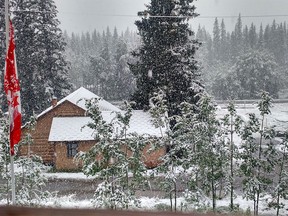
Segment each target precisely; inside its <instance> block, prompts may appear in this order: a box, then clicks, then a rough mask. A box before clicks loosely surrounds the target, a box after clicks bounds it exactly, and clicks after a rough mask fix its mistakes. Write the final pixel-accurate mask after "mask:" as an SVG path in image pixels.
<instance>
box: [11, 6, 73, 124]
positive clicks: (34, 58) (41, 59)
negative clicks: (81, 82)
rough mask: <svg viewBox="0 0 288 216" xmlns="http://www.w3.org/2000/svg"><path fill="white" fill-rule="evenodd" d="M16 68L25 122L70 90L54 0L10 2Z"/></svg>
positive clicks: (63, 44)
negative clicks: (52, 98) (53, 98)
mask: <svg viewBox="0 0 288 216" xmlns="http://www.w3.org/2000/svg"><path fill="white" fill-rule="evenodd" d="M11 3H13V4H12V5H13V9H14V12H13V24H14V26H15V40H16V41H15V42H16V46H17V47H16V55H17V66H18V71H19V78H20V82H21V97H22V110H23V111H24V113H25V115H24V119H27V116H31V115H32V114H33V112H36V113H37V112H40V111H42V110H43V109H44V108H47V106H49V103H50V99H51V97H52V96H56V97H58V98H61V97H63V96H65V95H66V94H67V93H68V91H69V90H70V88H71V85H70V83H69V81H68V72H67V71H68V67H67V62H66V60H65V58H64V51H65V50H64V49H65V42H64V39H63V35H62V32H61V30H60V29H59V27H58V26H59V21H58V19H57V10H56V6H55V3H54V1H53V0H43V1H36V0H32V1H30V0H29V1H28V0H13V1H11Z"/></svg>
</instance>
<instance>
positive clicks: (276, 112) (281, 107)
mask: <svg viewBox="0 0 288 216" xmlns="http://www.w3.org/2000/svg"><path fill="white" fill-rule="evenodd" d="M236 108H237V114H238V115H240V116H241V117H242V118H243V119H244V120H245V119H248V118H247V114H248V113H256V115H258V116H259V111H258V110H257V107H256V105H255V104H242V105H236ZM225 114H227V109H225V106H224V105H221V106H219V109H218V110H217V115H218V116H219V117H220V118H221V117H223V116H224V115H225ZM265 124H266V125H267V126H268V125H269V126H272V125H275V126H276V129H277V130H280V131H285V130H287V129H288V104H274V106H273V108H272V109H271V115H268V116H267V118H266V120H265ZM237 141H238V142H241V140H240V138H239V140H237ZM44 175H45V176H46V177H47V178H48V179H50V180H55V179H58V180H72V181H73V180H76V181H91V180H92V179H93V177H87V176H85V175H84V174H83V173H45V174H44ZM139 199H140V200H141V209H140V210H159V206H162V207H163V206H164V207H165V206H167V207H168V206H169V205H170V200H169V199H167V198H163V197H160V196H159V197H157V196H155V197H151V196H150V197H139ZM208 202H210V203H212V202H211V201H209V200H208ZM229 202H230V200H229V199H228V198H225V199H222V200H218V201H217V206H218V207H228V206H229ZM285 202H286V203H285V204H286V205H288V202H287V201H285ZM177 203H178V209H179V210H180V209H181V208H182V209H183V210H185V208H186V207H183V204H185V199H184V196H180V197H179V198H177ZM1 204H6V201H5V200H2V201H0V205H1ZM186 204H187V203H186ZM235 204H239V207H240V209H242V210H243V211H246V210H247V209H251V211H252V210H253V202H252V201H249V200H246V199H244V198H243V197H242V196H240V195H239V196H237V198H236V199H235ZM41 205H43V206H47V207H59V208H93V202H92V199H81V200H80V199H77V194H73V193H72V194H70V195H67V196H54V197H52V198H49V199H48V200H46V201H45V202H44V201H43V203H42V204H41ZM157 206H158V207H157ZM184 206H185V205H184ZM186 206H187V208H188V210H189V208H191V204H187V205H186ZM135 209H136V207H135ZM162 210H163V209H162ZM260 213H261V214H262V215H275V210H273V209H267V197H263V198H262V199H261V202H260ZM281 213H282V215H287V212H286V211H285V210H282V212H281Z"/></svg>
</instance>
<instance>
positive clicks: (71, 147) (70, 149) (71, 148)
mask: <svg viewBox="0 0 288 216" xmlns="http://www.w3.org/2000/svg"><path fill="white" fill-rule="evenodd" d="M77 153H78V143H77V142H69V143H67V157H68V158H71V157H74V156H75V155H76V154H77Z"/></svg>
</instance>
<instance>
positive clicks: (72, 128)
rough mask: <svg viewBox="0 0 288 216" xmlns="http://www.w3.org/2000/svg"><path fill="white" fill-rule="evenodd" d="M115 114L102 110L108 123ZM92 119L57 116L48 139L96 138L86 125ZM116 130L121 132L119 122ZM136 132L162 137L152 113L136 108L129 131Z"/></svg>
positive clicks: (82, 139) (79, 139)
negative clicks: (153, 121)
mask: <svg viewBox="0 0 288 216" xmlns="http://www.w3.org/2000/svg"><path fill="white" fill-rule="evenodd" d="M115 115H116V114H115V112H111V111H103V112H102V117H103V119H104V120H105V121H106V122H107V123H110V122H111V121H112V120H113V119H114V118H115ZM90 121H91V118H90V117H55V118H53V121H52V126H51V130H50V134H49V138H48V140H49V141H51V142H56V141H86V140H94V138H93V130H92V129H90V128H89V127H87V126H86V127H84V126H85V125H87V123H88V122H90ZM114 132H115V136H116V135H117V133H119V132H120V131H119V132H118V128H117V124H116V125H115V126H114ZM134 132H135V133H137V134H139V135H145V134H146V135H147V134H148V135H151V136H156V137H161V131H160V129H159V128H155V127H154V126H153V124H152V122H151V116H150V114H149V113H147V112H144V111H142V110H134V111H133V113H132V117H131V120H130V127H129V129H128V130H127V133H128V134H129V133H134ZM162 132H163V133H165V128H162Z"/></svg>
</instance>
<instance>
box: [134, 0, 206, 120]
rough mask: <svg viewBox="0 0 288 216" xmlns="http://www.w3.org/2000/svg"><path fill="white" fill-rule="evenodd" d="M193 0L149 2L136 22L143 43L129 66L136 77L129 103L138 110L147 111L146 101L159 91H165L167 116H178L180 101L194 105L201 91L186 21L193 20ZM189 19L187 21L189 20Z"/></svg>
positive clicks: (201, 87) (194, 47)
mask: <svg viewBox="0 0 288 216" xmlns="http://www.w3.org/2000/svg"><path fill="white" fill-rule="evenodd" d="M192 3H193V0H181V1H175V0H169V1H167V0H151V3H150V4H149V5H147V10H145V11H144V12H139V15H143V17H142V19H141V20H138V21H136V23H135V24H136V26H137V28H138V30H139V35H140V36H141V39H142V44H141V46H140V48H139V49H137V50H135V51H134V52H133V53H132V54H133V56H134V57H136V58H137V62H136V63H133V64H131V65H130V69H131V71H132V73H133V74H134V75H135V77H136V80H137V81H136V85H137V89H136V92H135V93H134V94H133V96H132V100H134V101H135V102H136V107H135V108H138V109H145V108H148V104H149V98H150V97H152V96H153V93H155V92H158V90H159V88H160V89H162V90H163V91H164V92H165V95H166V101H167V106H168V115H169V116H172V115H174V114H177V113H179V107H178V105H179V104H180V103H181V102H183V101H187V102H191V103H194V104H195V103H196V101H197V98H195V95H196V94H197V93H198V92H201V91H202V90H203V86H202V84H201V82H200V80H199V76H200V75H199V71H198V64H197V61H196V60H195V58H194V55H195V52H196V50H197V49H198V47H199V43H198V42H197V41H196V40H193V39H192V36H193V35H194V32H193V31H192V30H191V29H189V25H188V23H187V21H188V19H189V18H193V17H196V16H197V14H196V13H195V7H194V6H193V5H191V4H192ZM188 17H189V18H188Z"/></svg>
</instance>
